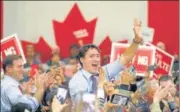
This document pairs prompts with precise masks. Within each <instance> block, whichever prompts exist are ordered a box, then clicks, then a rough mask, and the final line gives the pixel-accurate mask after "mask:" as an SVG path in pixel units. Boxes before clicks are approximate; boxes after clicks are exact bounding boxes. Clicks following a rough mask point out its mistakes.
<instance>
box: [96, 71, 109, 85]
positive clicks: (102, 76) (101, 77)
mask: <svg viewBox="0 0 180 112" xmlns="http://www.w3.org/2000/svg"><path fill="white" fill-rule="evenodd" d="M106 82H107V79H106V75H105V72H104V70H103V68H99V79H98V88H103V85H104V84H105V83H106Z"/></svg>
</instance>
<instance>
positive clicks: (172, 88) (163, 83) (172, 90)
mask: <svg viewBox="0 0 180 112" xmlns="http://www.w3.org/2000/svg"><path fill="white" fill-rule="evenodd" d="M160 86H161V87H162V88H165V87H167V86H168V91H169V92H170V93H171V95H173V96H174V95H175V93H176V88H175V85H174V83H173V82H172V81H171V80H167V81H160Z"/></svg>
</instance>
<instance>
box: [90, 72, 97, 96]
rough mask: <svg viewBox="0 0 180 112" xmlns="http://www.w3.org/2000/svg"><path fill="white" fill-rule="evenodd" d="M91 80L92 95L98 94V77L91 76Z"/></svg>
mask: <svg viewBox="0 0 180 112" xmlns="http://www.w3.org/2000/svg"><path fill="white" fill-rule="evenodd" d="M91 80H92V89H91V93H92V94H96V92H97V86H98V82H97V76H96V75H92V76H91Z"/></svg>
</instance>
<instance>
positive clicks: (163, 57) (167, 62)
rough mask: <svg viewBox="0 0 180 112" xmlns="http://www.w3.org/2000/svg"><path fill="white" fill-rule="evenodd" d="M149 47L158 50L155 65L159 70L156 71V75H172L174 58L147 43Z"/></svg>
mask: <svg viewBox="0 0 180 112" xmlns="http://www.w3.org/2000/svg"><path fill="white" fill-rule="evenodd" d="M147 45H150V46H152V47H154V48H155V50H156V53H155V63H156V64H157V66H158V68H157V69H156V70H155V71H154V73H155V75H171V70H172V67H173V63H174V56H172V55H170V54H169V53H167V52H166V51H164V50H162V49H160V48H158V47H156V46H155V45H153V44H151V43H147Z"/></svg>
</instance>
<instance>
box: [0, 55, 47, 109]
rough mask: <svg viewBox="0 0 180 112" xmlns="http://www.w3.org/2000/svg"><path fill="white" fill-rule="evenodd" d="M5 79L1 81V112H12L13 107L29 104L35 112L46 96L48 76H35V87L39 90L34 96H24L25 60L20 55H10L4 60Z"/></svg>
mask: <svg viewBox="0 0 180 112" xmlns="http://www.w3.org/2000/svg"><path fill="white" fill-rule="evenodd" d="M3 70H4V78H3V79H2V80H1V112H10V110H11V108H12V106H13V105H16V104H17V103H24V104H28V105H29V106H30V107H31V108H32V110H33V112H35V111H36V109H37V108H38V106H39V102H40V101H41V99H42V96H43V94H44V89H45V88H46V87H45V82H47V81H48V75H46V74H45V75H39V74H38V72H37V73H36V76H35V86H36V88H37V91H36V93H35V94H34V96H28V95H25V94H24V91H23V89H22V87H21V86H20V83H19V82H20V80H22V79H23V70H24V69H23V59H22V57H21V56H20V55H8V56H6V58H5V59H4V60H3Z"/></svg>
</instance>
